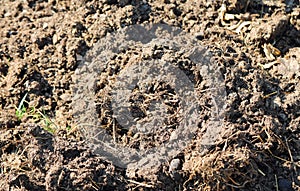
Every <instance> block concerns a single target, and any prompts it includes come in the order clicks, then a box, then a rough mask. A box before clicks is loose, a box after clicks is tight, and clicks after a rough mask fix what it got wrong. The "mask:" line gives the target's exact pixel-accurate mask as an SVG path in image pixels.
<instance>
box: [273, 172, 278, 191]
mask: <svg viewBox="0 0 300 191" xmlns="http://www.w3.org/2000/svg"><path fill="white" fill-rule="evenodd" d="M274 176H275V187H276V191H279V189H278V182H277V176H276V174H274Z"/></svg>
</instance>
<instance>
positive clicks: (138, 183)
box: [127, 179, 154, 188]
mask: <svg viewBox="0 0 300 191" xmlns="http://www.w3.org/2000/svg"><path fill="white" fill-rule="evenodd" d="M127 181H128V182H131V183H134V184H137V185H140V186H144V187H147V188H154V186H153V185H150V184H145V183H142V182H137V181H135V180H130V179H128V180H127Z"/></svg>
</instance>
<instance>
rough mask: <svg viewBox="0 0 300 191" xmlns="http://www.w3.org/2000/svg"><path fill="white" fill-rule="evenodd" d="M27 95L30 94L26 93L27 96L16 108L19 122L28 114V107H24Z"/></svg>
mask: <svg viewBox="0 0 300 191" xmlns="http://www.w3.org/2000/svg"><path fill="white" fill-rule="evenodd" d="M27 94H28V93H26V94H25V95H24V97H23V98H22V100H21V102H20V104H19V106H18V107H16V116H17V118H18V120H19V121H20V120H21V119H22V118H23V117H24V115H25V114H26V107H25V105H24V102H25V99H26V97H27Z"/></svg>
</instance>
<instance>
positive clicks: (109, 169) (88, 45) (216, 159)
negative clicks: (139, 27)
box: [0, 0, 300, 191]
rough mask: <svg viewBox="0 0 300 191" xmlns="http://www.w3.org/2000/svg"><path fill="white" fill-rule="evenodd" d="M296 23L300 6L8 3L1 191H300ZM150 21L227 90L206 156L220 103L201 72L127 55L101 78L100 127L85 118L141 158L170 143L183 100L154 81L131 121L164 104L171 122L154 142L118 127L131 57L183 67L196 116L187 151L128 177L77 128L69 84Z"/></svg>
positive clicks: (0, 40) (1, 78)
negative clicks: (176, 31)
mask: <svg viewBox="0 0 300 191" xmlns="http://www.w3.org/2000/svg"><path fill="white" fill-rule="evenodd" d="M299 15H300V6H299V0H285V1H283V0H279V1H275V0H274V1H273V0H268V1H261V0H253V1H246V0H241V1H237V0H225V1H221V0H217V1H210V0H201V1H197V0H180V1H179V0H169V1H168V0H165V1H162V0H160V1H152V0H150V1H147V0H146V1H135V0H134V1H128V0H101V1H96V0H78V1H77V0H76V1H75V0H71V1H55V0H49V1H48V0H41V1H34V0H24V1H9V0H2V1H1V4H0V26H1V31H0V87H1V88H0V100H1V102H0V104H1V105H0V107H1V112H0V132H1V133H0V137H1V139H0V148H1V150H0V159H1V160H0V166H1V168H0V177H1V178H0V190H282V191H290V190H291V191H292V190H300V149H299V148H300V85H299V84H300V64H299V63H300V56H299V55H300V32H299V30H300V16H299ZM155 23H165V24H168V25H170V26H174V27H178V28H180V29H181V30H182V31H184V32H186V34H187V35H188V37H190V38H194V40H196V41H197V43H198V44H199V45H201V46H202V47H206V48H207V49H208V50H209V51H210V52H211V53H212V55H213V59H214V63H215V64H216V66H215V67H216V68H217V69H218V70H219V71H220V72H221V75H222V76H223V78H224V82H225V84H224V85H225V90H226V108H225V109H224V110H225V112H224V120H223V123H222V131H221V132H220V134H219V137H218V139H217V140H216V143H215V144H214V145H212V146H210V147H206V148H203V140H204V139H205V137H204V134H205V133H206V132H208V131H213V130H211V129H210V128H209V125H210V124H209V123H208V122H207V119H209V117H211V116H212V115H213V112H212V111H213V109H212V108H213V103H212V99H211V96H210V91H209V87H208V83H209V82H208V81H205V80H203V78H202V76H201V74H200V73H199V71H198V70H197V69H195V67H194V64H195V63H193V62H192V61H191V60H188V59H186V57H185V55H182V54H179V53H178V52H176V50H174V49H172V48H170V47H167V46H161V47H159V46H155V45H153V46H152V45H151V46H152V47H151V51H148V52H147V47H143V46H140V45H135V46H132V47H129V48H127V49H126V50H124V51H122V52H119V53H117V54H116V55H112V56H111V60H110V61H109V62H106V63H103V65H102V66H101V67H104V70H103V72H101V73H100V74H98V75H97V76H95V81H96V83H95V91H94V92H92V94H93V95H94V96H95V97H94V101H95V103H96V104H95V105H96V106H95V111H94V112H95V113H96V115H95V116H97V117H96V118H95V119H90V120H96V121H97V122H98V123H99V124H100V125H99V128H101V129H105V130H106V131H107V132H108V134H110V135H113V136H114V138H115V141H117V142H118V143H120V144H122V145H123V146H127V147H130V148H135V149H147V148H152V147H156V146H158V145H160V144H162V143H164V142H168V141H169V139H170V137H171V136H172V132H175V130H176V128H178V124H179V123H180V118H181V117H182V116H180V115H177V113H176V112H177V111H178V110H179V109H180V102H179V101H178V100H177V97H176V96H177V95H176V92H174V89H173V88H172V87H170V86H169V84H167V83H159V82H156V81H152V82H147V83H145V84H140V85H139V86H137V87H135V89H134V91H132V93H131V99H130V100H131V101H130V104H131V111H132V114H133V116H134V117H135V118H136V119H137V121H141V122H142V121H143V120H146V119H147V118H148V117H149V116H147V113H148V111H149V107H150V106H149V104H150V102H153V101H157V100H164V101H165V103H166V105H168V116H167V118H166V121H165V123H163V124H161V126H160V127H157V129H154V130H153V131H152V132H151V133H150V134H140V133H137V132H136V131H134V128H133V131H128V130H126V129H125V130H124V129H122V127H121V125H120V124H118V123H116V124H115V123H114V116H113V111H112V108H111V107H110V104H111V99H112V98H111V94H110V92H109V91H110V90H111V89H112V88H113V87H114V86H115V84H114V81H113V79H115V78H117V77H118V76H119V75H120V73H122V70H124V71H126V68H128V67H129V65H130V64H135V63H136V62H135V61H132V60H130V58H132V57H139V58H140V59H148V58H159V59H162V60H166V61H169V62H172V64H174V66H178V67H179V68H180V69H182V70H183V71H184V73H185V74H187V76H188V77H189V78H190V79H191V81H192V82H193V83H194V86H195V89H197V91H198V94H197V95H198V97H197V101H198V103H199V105H200V108H201V112H200V114H199V116H197V119H199V121H200V122H199V124H195V125H196V126H197V127H198V129H197V131H196V132H195V133H194V136H193V138H191V140H190V143H189V144H187V146H186V148H185V149H183V150H182V151H180V153H178V154H176V155H174V156H172V157H171V158H170V159H169V161H167V162H165V163H162V164H161V165H160V166H158V167H157V168H154V169H152V170H149V171H144V170H140V169H125V168H122V167H120V166H118V165H115V164H114V163H113V162H112V161H109V160H107V159H106V158H105V157H104V156H101V155H100V154H96V153H94V152H93V151H92V150H91V148H90V147H89V145H88V144H87V142H86V139H85V136H86V135H85V132H86V129H84V128H81V126H80V124H79V122H78V119H77V118H76V117H78V115H77V114H78V112H81V110H82V109H84V106H82V105H81V104H77V105H76V103H74V88H75V89H76V88H78V87H76V86H77V85H78V84H77V83H76V81H75V80H74V76H76V75H77V74H76V71H77V70H78V68H80V65H81V63H82V61H83V59H84V58H85V57H86V56H87V55H91V54H93V52H92V50H94V49H93V47H95V46H99V44H100V45H101V39H103V38H104V37H107V36H108V35H110V34H112V33H114V32H116V31H118V30H120V29H124V28H126V27H127V26H133V25H136V24H145V25H149V24H155ZM116 42H117V41H116ZM145 51H146V52H147V54H143V53H144V52H145ZM183 51H187V52H188V50H183ZM99 67H100V66H99ZM116 68H117V69H116ZM143 87H147V88H143ZM75 100H76V99H75ZM224 105H225V104H224ZM80 107H82V108H80ZM215 126H216V127H217V126H218V124H215Z"/></svg>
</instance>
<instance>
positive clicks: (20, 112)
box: [16, 93, 57, 134]
mask: <svg viewBox="0 0 300 191" xmlns="http://www.w3.org/2000/svg"><path fill="white" fill-rule="evenodd" d="M27 94H28V93H26V94H25V95H24V97H23V98H22V100H21V102H20V104H19V106H18V107H16V116H17V118H18V120H19V121H20V120H22V119H23V118H24V117H25V116H26V117H27V118H31V119H33V121H34V122H42V123H43V125H42V127H43V128H44V129H45V130H46V131H48V132H50V133H52V134H53V133H55V131H56V129H57V126H56V124H55V123H54V122H53V121H52V120H51V119H50V118H49V117H48V116H47V115H46V114H45V111H43V112H41V111H40V110H38V109H36V108H35V107H30V109H29V110H28V109H27V108H26V107H25V103H27V102H26V97H27Z"/></svg>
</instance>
